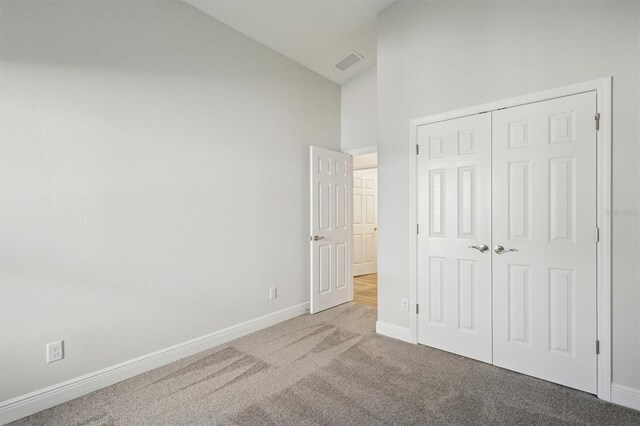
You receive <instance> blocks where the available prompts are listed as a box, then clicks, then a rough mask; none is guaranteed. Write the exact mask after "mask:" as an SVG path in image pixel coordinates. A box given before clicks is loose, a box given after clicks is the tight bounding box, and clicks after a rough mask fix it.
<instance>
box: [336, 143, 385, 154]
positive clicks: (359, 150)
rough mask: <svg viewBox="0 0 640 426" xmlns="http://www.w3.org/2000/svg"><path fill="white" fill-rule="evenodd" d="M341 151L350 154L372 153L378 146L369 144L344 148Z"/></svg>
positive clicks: (376, 150)
mask: <svg viewBox="0 0 640 426" xmlns="http://www.w3.org/2000/svg"><path fill="white" fill-rule="evenodd" d="M343 152H345V153H347V154H351V155H362V154H373V153H374V152H378V146H377V145H369V146H364V147H362V148H352V149H345V150H344V151H343Z"/></svg>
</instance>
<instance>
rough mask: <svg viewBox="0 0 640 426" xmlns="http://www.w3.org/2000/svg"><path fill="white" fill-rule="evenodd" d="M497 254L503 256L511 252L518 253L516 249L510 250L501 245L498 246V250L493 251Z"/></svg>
mask: <svg viewBox="0 0 640 426" xmlns="http://www.w3.org/2000/svg"><path fill="white" fill-rule="evenodd" d="M493 250H494V251H495V252H496V253H498V254H503V253H509V252H510V251H518V250H516V249H513V248H510V249H506V248H504V247H502V246H500V245H497V246H496V248H494V249H493Z"/></svg>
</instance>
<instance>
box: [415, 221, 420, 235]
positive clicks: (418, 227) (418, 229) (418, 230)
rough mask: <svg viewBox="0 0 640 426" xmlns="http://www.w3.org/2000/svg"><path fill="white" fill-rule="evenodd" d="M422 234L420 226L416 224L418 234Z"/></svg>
mask: <svg viewBox="0 0 640 426" xmlns="http://www.w3.org/2000/svg"><path fill="white" fill-rule="evenodd" d="M419 233H420V224H419V223H416V234H419Z"/></svg>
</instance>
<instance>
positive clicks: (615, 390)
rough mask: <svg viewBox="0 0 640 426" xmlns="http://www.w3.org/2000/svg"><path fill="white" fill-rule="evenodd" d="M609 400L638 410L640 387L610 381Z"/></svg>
mask: <svg viewBox="0 0 640 426" xmlns="http://www.w3.org/2000/svg"><path fill="white" fill-rule="evenodd" d="M611 402H613V403H614V404H618V405H624V406H625V407H629V408H633V409H635V410H640V389H635V388H632V387H629V386H624V385H619V384H617V383H612V384H611Z"/></svg>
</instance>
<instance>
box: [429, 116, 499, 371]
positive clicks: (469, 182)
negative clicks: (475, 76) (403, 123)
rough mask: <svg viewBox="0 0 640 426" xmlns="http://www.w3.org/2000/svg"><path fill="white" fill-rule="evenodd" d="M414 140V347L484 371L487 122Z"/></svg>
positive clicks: (446, 127)
mask: <svg viewBox="0 0 640 426" xmlns="http://www.w3.org/2000/svg"><path fill="white" fill-rule="evenodd" d="M417 132H418V133H417V144H418V146H419V150H420V155H419V156H418V181H417V192H418V223H419V224H420V230H419V234H418V241H417V245H418V247H417V253H418V271H417V274H418V275H417V278H418V300H419V304H420V308H421V309H420V311H421V312H420V315H419V327H418V342H419V343H422V344H425V345H429V346H433V347H436V348H439V349H443V350H447V351H451V352H455V353H457V354H460V355H464V356H467V357H469V358H474V359H477V360H480V361H484V362H489V363H490V362H491V252H490V251H489V250H488V248H489V247H491V216H490V214H491V116H490V114H478V115H473V116H469V117H462V118H457V119H454V120H448V121H441V122H437V123H432V124H427V125H423V126H420V127H418V129H417ZM483 245H485V246H486V247H482V246H483ZM472 246H475V247H476V248H473V247H472Z"/></svg>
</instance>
